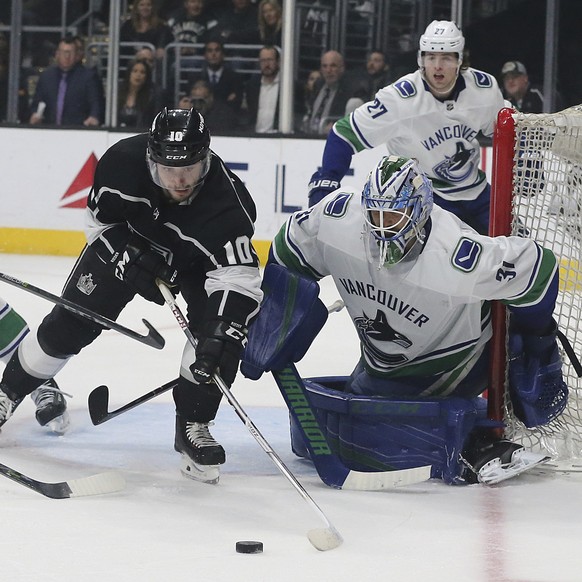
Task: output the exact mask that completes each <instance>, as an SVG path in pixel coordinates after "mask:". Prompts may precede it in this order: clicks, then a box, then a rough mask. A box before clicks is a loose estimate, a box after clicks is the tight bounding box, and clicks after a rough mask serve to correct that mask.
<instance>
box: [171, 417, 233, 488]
mask: <svg viewBox="0 0 582 582" xmlns="http://www.w3.org/2000/svg"><path fill="white" fill-rule="evenodd" d="M212 424H213V423H206V422H189V421H187V420H182V419H181V418H180V416H176V438H175V441H174V449H175V450H176V451H177V452H179V453H182V462H181V466H180V470H181V471H182V475H184V476H185V477H188V478H189V479H194V480H196V481H202V482H204V483H210V484H215V483H218V480H219V478H220V470H219V467H218V465H222V464H223V463H224V462H225V460H226V457H225V454H224V449H223V448H222V446H221V445H219V444H218V443H217V442H216V441H215V440H214V438H213V437H212V435H211V434H210V431H209V430H208V427H209V426H211V425H212Z"/></svg>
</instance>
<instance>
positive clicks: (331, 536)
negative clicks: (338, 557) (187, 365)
mask: <svg viewBox="0 0 582 582" xmlns="http://www.w3.org/2000/svg"><path fill="white" fill-rule="evenodd" d="M157 284H158V287H159V289H160V292H161V293H162V295H163V297H164V300H165V301H166V304H167V305H168V307H170V309H171V310H172V313H173V314H174V317H175V318H176V321H177V322H178V323H179V324H180V327H181V328H182V331H183V332H184V334H185V335H186V337H187V338H188V341H189V342H190V343H191V344H192V347H193V348H196V345H197V344H198V341H197V340H196V338H195V337H194V336H193V335H192V332H191V331H190V329H189V328H188V322H187V321H186V318H185V317H184V315H183V314H182V311H181V310H180V307H179V306H178V304H177V303H176V300H175V299H174V296H173V295H172V292H171V291H170V290H169V289H168V287H167V286H166V285H165V284H164V283H163V282H162V281H159V280H158V281H157ZM212 379H213V381H214V382H215V383H216V385H217V386H218V388H219V389H220V391H221V392H222V393H223V394H224V396H225V397H226V399H227V400H228V402H229V404H230V405H231V406H232V407H233V408H234V410H235V411H236V413H237V415H238V417H239V418H240V419H241V420H242V422H243V423H244V425H245V426H246V427H247V428H248V430H249V432H250V433H251V434H252V435H253V437H254V438H255V440H256V441H257V442H258V443H259V445H260V446H261V448H262V449H263V451H265V453H267V455H268V456H269V458H270V459H271V461H273V463H274V464H275V465H276V466H277V468H278V469H279V471H281V473H282V474H283V475H284V476H285V477H286V478H287V480H288V481H289V482H290V483H291V485H293V487H295V490H296V491H297V492H298V493H299V495H301V497H303V499H304V500H305V501H306V502H307V503H308V504H309V505H310V506H311V508H312V509H313V510H314V511H315V513H317V515H318V516H319V517H320V518H321V520H322V521H323V522H324V523H325V527H323V528H314V529H310V530H309V531H308V532H307V537H308V539H309V541H310V542H311V544H312V545H313V547H314V548H316V549H317V550H320V551H322V552H323V551H326V550H333V549H334V548H337V547H338V546H339V545H340V544H341V543H342V542H343V538H342V536H341V535H340V533H339V532H338V531H337V529H336V528H335V527H334V526H333V525H332V524H331V522H330V521H329V519H328V518H327V516H326V515H325V513H323V511H322V510H321V508H320V507H319V506H318V505H317V503H316V502H315V501H314V500H313V499H312V498H311V496H310V495H309V493H307V491H306V490H305V489H304V487H303V485H301V483H299V481H298V480H297V478H296V477H295V475H293V473H291V471H290V470H289V469H288V468H287V467H286V466H285V463H283V461H282V460H281V458H280V457H279V455H278V454H277V453H276V452H275V451H274V450H273V448H272V447H271V445H270V444H269V443H268V442H267V440H266V439H265V438H264V437H263V435H262V434H261V433H260V431H259V429H258V428H257V427H256V426H255V424H254V423H253V421H252V420H251V419H250V418H249V416H248V414H247V413H246V412H245V411H244V410H243V408H242V407H241V405H240V404H239V403H238V401H237V400H236V398H235V397H234V396H233V394H232V392H231V391H230V389H229V388H228V386H227V385H226V384H225V382H224V380H223V379H222V378H221V377H220V376H219V375H218V374H214V375H213V376H212Z"/></svg>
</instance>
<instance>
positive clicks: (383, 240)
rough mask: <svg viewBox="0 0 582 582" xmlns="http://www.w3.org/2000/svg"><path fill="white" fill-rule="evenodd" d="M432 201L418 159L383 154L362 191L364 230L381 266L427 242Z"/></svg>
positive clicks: (372, 255) (373, 256) (373, 258)
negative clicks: (426, 226)
mask: <svg viewBox="0 0 582 582" xmlns="http://www.w3.org/2000/svg"><path fill="white" fill-rule="evenodd" d="M432 203H433V197H432V186H431V184H430V182H429V180H428V179H427V178H426V176H425V175H424V174H423V173H422V171H421V170H420V168H419V167H418V163H417V162H416V160H411V159H407V158H400V157H397V156H390V157H384V158H382V160H381V161H380V163H379V164H378V165H377V166H376V168H374V170H372V171H371V172H370V175H369V176H368V180H367V182H366V184H365V186H364V190H363V192H362V209H363V213H364V218H365V224H364V234H365V235H367V236H366V237H365V239H366V247H367V250H368V252H369V254H368V258H369V260H370V261H371V262H377V264H378V269H381V268H382V267H390V266H391V265H395V264H396V263H399V262H400V261H402V260H403V259H404V258H405V257H406V256H407V255H408V254H409V253H410V251H411V250H412V248H413V247H414V246H415V243H417V242H418V243H423V242H424V238H425V234H424V232H423V228H424V225H425V224H426V221H427V220H428V218H429V216H430V213H431V210H432Z"/></svg>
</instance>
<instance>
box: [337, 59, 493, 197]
mask: <svg viewBox="0 0 582 582" xmlns="http://www.w3.org/2000/svg"><path fill="white" fill-rule="evenodd" d="M503 107H504V100H503V96H502V94H501V91H500V89H499V86H498V84H497V81H496V80H495V79H494V78H493V77H492V76H491V75H489V74H487V73H484V72H482V71H478V70H476V69H472V68H468V69H464V70H462V71H461V74H460V75H459V78H458V80H457V84H456V87H455V89H454V91H453V94H452V96H451V98H450V99H448V100H443V101H441V100H439V99H436V98H435V97H434V96H433V95H432V93H430V91H429V90H428V86H427V85H426V83H425V82H424V81H423V79H422V76H421V73H420V71H416V72H414V73H410V74H408V75H405V76H404V77H401V78H400V79H399V80H398V81H396V82H394V83H392V84H391V85H388V86H387V87H384V88H383V89H381V90H380V91H378V93H377V94H376V98H375V99H374V101H370V102H369V103H365V104H363V105H361V106H360V107H358V108H357V109H356V110H355V111H354V112H353V113H352V114H351V115H349V116H346V117H344V118H342V119H340V120H339V121H338V122H336V124H335V125H334V128H333V131H334V132H335V134H336V135H338V136H339V137H340V138H341V139H343V140H345V141H346V142H348V143H349V145H350V147H351V148H352V149H353V151H354V152H359V151H361V150H363V149H365V148H373V147H376V146H379V145H381V144H383V143H385V144H386V147H387V149H388V152H389V153H390V154H395V155H399V156H403V157H408V158H416V159H417V160H418V161H419V163H420V167H421V168H422V170H423V171H424V172H425V174H427V176H428V177H429V178H430V179H431V180H432V182H433V186H434V189H435V192H436V193H437V194H439V195H440V196H442V197H443V198H445V199H447V200H459V199H462V200H474V199H475V198H477V196H478V195H479V194H480V193H481V192H482V191H483V188H485V185H486V178H485V174H484V173H483V172H482V171H481V170H479V165H480V161H481V154H480V146H479V142H478V141H477V134H478V133H479V132H481V133H483V135H485V136H491V135H492V134H493V129H494V124H495V120H496V117H497V113H498V112H499V110H500V109H502V108H503Z"/></svg>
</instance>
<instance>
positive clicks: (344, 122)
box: [334, 115, 366, 152]
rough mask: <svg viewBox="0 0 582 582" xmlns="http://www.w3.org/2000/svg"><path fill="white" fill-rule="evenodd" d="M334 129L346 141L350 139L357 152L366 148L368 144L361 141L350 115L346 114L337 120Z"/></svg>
mask: <svg viewBox="0 0 582 582" xmlns="http://www.w3.org/2000/svg"><path fill="white" fill-rule="evenodd" d="M334 129H335V131H336V132H337V133H338V134H339V135H341V136H342V137H343V138H344V139H345V140H346V141H349V142H350V143H351V144H352V147H353V148H354V149H355V150H356V152H361V151H362V150H365V149H366V146H365V145H364V144H363V143H362V142H361V141H360V139H359V138H358V136H357V135H356V132H355V131H354V130H353V128H352V124H351V123H350V116H349V115H346V116H345V117H342V118H341V119H340V120H339V121H336V123H335V126H334Z"/></svg>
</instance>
